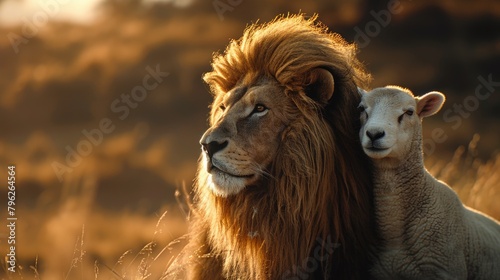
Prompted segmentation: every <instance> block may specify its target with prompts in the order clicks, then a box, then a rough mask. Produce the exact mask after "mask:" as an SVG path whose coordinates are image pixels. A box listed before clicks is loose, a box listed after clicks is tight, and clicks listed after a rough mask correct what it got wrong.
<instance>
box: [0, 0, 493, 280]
mask: <svg viewBox="0 0 500 280" xmlns="http://www.w3.org/2000/svg"><path fill="white" fill-rule="evenodd" d="M6 2H9V1H3V2H2V1H0V16H1V15H2V7H5V6H3V5H6V4H5V3H6ZM146 2H147V3H148V4H146ZM188 2H189V1H188ZM216 2H217V1H214V2H213V3H216ZM235 2H236V1H233V2H232V3H235ZM182 3H184V2H182V1H166V2H165V3H163V2H160V1H158V2H154V1H149V2H148V1H144V3H142V4H141V1H132V0H130V1H102V4H101V6H99V8H98V9H99V13H98V14H99V16H98V17H96V18H95V19H94V20H93V21H90V22H85V23H81V22H71V21H67V20H64V21H63V20H58V19H57V17H56V16H54V17H52V16H51V14H49V13H48V12H46V11H45V10H43V9H42V8H40V9H38V13H43V11H45V13H47V14H48V16H49V18H50V20H49V21H48V22H46V23H43V24H41V23H39V24H37V25H35V24H34V23H33V22H34V21H33V20H34V17H33V15H31V14H30V15H26V18H27V20H28V21H29V22H31V23H33V26H31V25H29V24H28V25H27V23H26V22H25V21H21V22H19V23H17V24H16V25H4V26H2V25H0V30H1V34H5V36H0V65H1V66H2V67H0V131H1V133H0V173H1V174H4V175H2V176H0V179H1V178H5V179H4V180H5V181H4V182H1V181H0V186H4V187H2V188H1V189H0V220H2V221H4V222H2V223H5V224H8V223H7V219H6V218H7V217H9V215H10V214H9V213H8V211H7V205H8V195H7V194H8V189H7V187H6V186H7V185H8V182H7V174H8V166H11V165H15V170H16V196H15V205H14V206H15V217H16V218H17V220H16V230H15V240H16V250H15V253H16V261H17V262H16V265H18V266H17V267H16V272H15V273H11V272H9V270H8V268H9V263H8V256H7V255H8V254H9V253H10V247H9V245H8V240H9V236H11V233H10V231H9V230H8V227H6V226H2V227H1V229H0V256H1V258H0V259H1V261H0V263H1V266H2V269H0V279H43V280H46V279H51V280H52V279H160V278H162V277H163V278H164V279H173V275H172V274H168V273H167V271H168V269H170V271H168V272H172V271H174V272H175V270H176V268H177V264H176V263H175V257H176V256H177V255H178V254H179V252H180V249H181V248H182V246H183V245H184V244H185V238H184V236H185V233H186V232H187V227H188V223H189V210H188V206H187V204H186V201H187V200H188V199H189V198H188V196H189V195H190V193H189V191H190V188H191V184H192V180H193V178H194V176H195V172H196V164H197V159H198V156H199V153H200V147H199V144H198V140H199V138H200V137H201V135H202V134H203V132H204V130H205V129H206V124H207V122H206V119H207V114H208V106H209V104H210V101H211V96H210V94H209V93H208V89H207V87H206V86H205V85H204V84H203V82H202V80H201V75H202V73H204V72H207V71H209V70H210V59H211V56H212V53H213V52H216V51H222V50H224V47H225V45H227V43H228V42H229V40H230V39H231V38H238V37H239V36H240V35H241V33H242V31H243V30H244V28H245V26H246V25H247V24H248V23H251V22H255V21H256V20H257V19H260V20H261V21H268V20H270V19H272V18H273V17H274V16H275V15H276V14H279V13H286V12H288V11H290V12H297V11H299V10H301V11H302V12H304V13H306V14H309V15H311V14H312V13H314V12H318V13H319V18H320V20H322V21H323V22H324V23H325V24H327V25H328V26H329V27H330V29H331V30H334V31H335V32H338V33H339V34H341V35H342V36H344V37H345V38H346V40H348V41H351V42H352V41H354V42H357V43H358V45H359V46H360V49H359V57H360V58H361V60H362V61H363V62H364V63H365V64H366V67H367V70H368V71H369V72H371V73H372V75H373V78H374V80H373V83H372V86H373V87H376V86H383V85H386V84H397V85H401V86H405V87H408V88H410V89H412V90H413V91H414V92H415V93H416V94H417V95H421V94H424V93H425V92H428V91H431V90H439V91H441V92H443V93H445V94H446V96H447V101H446V103H445V106H444V108H443V109H442V111H441V112H440V113H439V114H438V115H437V116H434V117H432V118H429V119H428V120H426V121H425V122H424V138H425V142H424V149H425V154H426V166H427V168H428V169H429V171H430V172H431V173H432V174H434V175H435V176H436V177H437V178H439V179H441V180H443V181H445V182H447V183H448V184H450V185H451V186H453V188H454V189H455V190H456V191H457V193H458V194H459V195H460V197H461V199H462V201H463V202H464V203H465V204H466V205H469V206H471V207H473V208H476V209H478V210H480V211H483V212H484V213H486V214H488V215H490V216H492V217H494V218H496V219H500V204H499V203H498V201H500V153H499V152H500V135H499V132H498V123H499V121H500V114H499V112H498V108H499V106H500V94H499V91H500V82H497V81H500V72H499V70H498V65H499V63H500V45H499V41H498V38H497V37H498V36H496V35H495V34H496V33H495V32H492V31H494V30H499V28H500V5H499V3H497V2H495V1H476V2H474V4H473V5H472V4H470V3H467V5H465V4H461V1H457V4H451V3H450V2H448V1H437V2H435V1H420V2H419V3H413V2H411V1H400V2H398V3H399V4H400V9H399V10H398V11H391V10H389V8H388V6H387V3H384V2H380V3H378V4H374V3H372V2H369V1H362V0H360V1H352V2H349V3H348V4H344V3H341V2H332V1H316V2H308V4H303V2H299V1H288V2H286V3H285V2H283V1H274V2H272V4H269V3H267V2H266V3H264V2H263V1H256V2H249V1H240V2H239V4H238V5H235V6H232V7H231V8H232V9H228V10H225V11H224V12H221V10H217V8H215V6H214V4H213V3H210V2H207V3H202V1H192V2H189V3H188V4H186V5H184V4H182ZM217 3H219V2H217ZM262 5H267V7H268V8H266V9H265V11H264V10H262V9H260V8H259V7H260V6H262ZM465 6H466V8H465ZM61 8H62V7H61ZM382 11H385V12H386V13H383V12H382ZM3 12H4V13H5V11H3ZM381 15H389V16H390V17H385V18H383V19H380V16H381ZM421 18H425V19H426V20H425V21H422V20H420V19H421ZM35 21H36V20H35ZM30 26H31V27H30ZM375 31H377V32H375ZM16 36H18V37H16ZM23 39H24V40H23ZM12 40H14V41H12ZM19 40H20V41H19ZM13 42H14V43H13ZM478 88H479V89H480V90H478ZM4 257H5V258H4Z"/></svg>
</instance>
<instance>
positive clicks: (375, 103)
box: [359, 86, 444, 164]
mask: <svg viewBox="0 0 500 280" xmlns="http://www.w3.org/2000/svg"><path fill="white" fill-rule="evenodd" d="M360 93H361V95H362V99H361V103H360V104H359V109H360V118H361V130H360V132H359V136H360V139H361V145H362V146H363V150H364V151H365V153H366V154H367V155H368V156H369V157H371V158H373V159H392V160H393V161H391V162H394V163H395V164H399V162H400V161H401V160H404V159H405V157H406V156H407V155H408V154H409V153H410V149H412V148H415V147H419V146H420V145H421V143H420V142H421V134H422V126H421V119H422V118H423V117H427V116H430V115H433V114H435V113H436V112H438V111H439V109H440V108H441V106H442V105H443V103H444V95H443V94H442V93H439V92H430V93H427V94H425V95H423V96H422V97H414V96H413V94H412V93H411V92H410V91H409V90H406V89H403V88H400V87H395V86H388V87H383V88H376V89H374V90H372V91H370V92H368V93H367V92H365V91H362V90H360ZM415 145H417V146H415Z"/></svg>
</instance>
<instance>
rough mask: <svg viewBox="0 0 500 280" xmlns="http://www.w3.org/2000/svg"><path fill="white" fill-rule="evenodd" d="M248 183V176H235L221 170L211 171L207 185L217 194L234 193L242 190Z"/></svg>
mask: <svg viewBox="0 0 500 280" xmlns="http://www.w3.org/2000/svg"><path fill="white" fill-rule="evenodd" d="M247 183H248V178H245V177H235V176H231V175H229V174H227V173H223V172H212V173H211V174H210V175H209V176H208V186H209V188H210V189H211V190H212V192H213V193H214V194H215V195H217V196H222V197H226V196H230V195H235V194H237V193H239V192H240V191H242V190H243V189H244V188H245V186H246V185H247Z"/></svg>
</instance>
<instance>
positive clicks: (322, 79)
mask: <svg viewBox="0 0 500 280" xmlns="http://www.w3.org/2000/svg"><path fill="white" fill-rule="evenodd" d="M334 88H335V83H334V81H333V75H332V73H330V71H328V70H326V69H324V68H319V67H318V68H314V69H313V70H311V71H310V72H309V73H308V74H307V76H306V77H305V79H304V90H305V92H306V94H307V96H309V97H310V98H312V99H314V100H315V101H317V102H318V103H320V104H322V105H325V104H327V103H328V101H329V100H330V98H332V96H333V91H334Z"/></svg>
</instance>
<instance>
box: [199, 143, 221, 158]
mask: <svg viewBox="0 0 500 280" xmlns="http://www.w3.org/2000/svg"><path fill="white" fill-rule="evenodd" d="M227 143H228V142H227V141H224V142H221V143H219V142H217V141H212V142H210V143H208V144H207V143H203V142H202V143H201V146H202V149H203V151H204V152H205V153H207V155H208V157H209V158H212V156H213V155H214V154H215V153H217V152H218V151H220V150H222V149H224V148H225V147H226V146H227Z"/></svg>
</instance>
